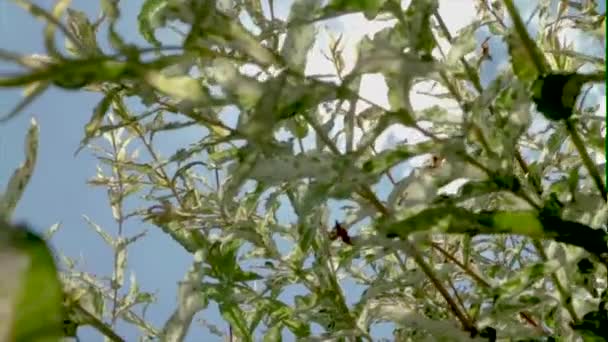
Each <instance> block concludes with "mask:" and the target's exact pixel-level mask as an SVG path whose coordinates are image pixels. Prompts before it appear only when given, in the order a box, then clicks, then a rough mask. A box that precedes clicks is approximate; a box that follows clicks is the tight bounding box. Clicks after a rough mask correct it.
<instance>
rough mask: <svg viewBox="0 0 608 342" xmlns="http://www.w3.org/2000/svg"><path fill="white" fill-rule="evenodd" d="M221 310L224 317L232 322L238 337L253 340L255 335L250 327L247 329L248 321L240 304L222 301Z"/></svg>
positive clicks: (231, 324)
mask: <svg viewBox="0 0 608 342" xmlns="http://www.w3.org/2000/svg"><path fill="white" fill-rule="evenodd" d="M220 312H221V314H222V317H224V319H225V320H226V321H228V323H230V326H231V327H232V328H233V329H234V332H235V333H236V335H237V336H238V337H241V338H243V339H244V340H245V341H253V337H252V336H251V333H250V332H249V329H247V321H246V320H245V316H244V315H243V311H242V310H241V309H240V308H239V307H238V305H236V304H224V303H220Z"/></svg>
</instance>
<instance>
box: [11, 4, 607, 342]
mask: <svg viewBox="0 0 608 342" xmlns="http://www.w3.org/2000/svg"><path fill="white" fill-rule="evenodd" d="M34 2H35V3H37V4H40V5H43V4H48V3H51V1H45V0H37V1H34ZM448 2H449V3H448ZM121 3H122V7H121V9H122V11H123V19H122V20H121V22H120V26H119V32H121V33H122V34H123V35H125V38H126V39H127V40H129V41H132V42H137V43H139V44H144V42H143V40H142V39H141V38H139V36H138V34H137V29H136V26H135V20H134V18H136V16H137V13H138V10H139V7H140V6H141V3H142V1H122V2H121ZM275 3H277V4H280V5H281V7H280V8H279V9H277V12H278V13H279V15H282V16H284V15H285V14H286V13H287V9H288V3H289V2H288V1H275ZM441 3H442V6H443V11H445V13H447V15H445V17H446V21H448V22H449V23H450V25H452V26H451V27H453V28H454V29H456V28H458V27H461V26H462V25H463V23H466V21H467V20H470V19H467V18H470V15H469V17H467V15H465V14H462V15H461V14H458V18H451V17H450V15H454V16H456V14H455V13H454V11H455V10H458V9H463V8H467V9H468V8H471V7H470V6H471V2H470V1H469V0H448V1H445V0H444V1H442V2H441ZM519 3H521V4H525V3H527V1H524V0H522V1H519ZM600 3H603V2H600ZM446 6H450V8H446ZM45 7H47V6H45ZM71 7H72V8H75V9H79V10H82V11H85V12H86V13H87V14H88V15H89V16H90V17H92V18H95V17H96V16H97V14H98V13H99V6H98V4H97V2H96V1H91V0H74V1H72V5H71ZM525 7H526V10H529V8H527V7H529V6H525ZM465 12H466V13H468V12H469V11H465ZM528 13H529V12H528ZM353 27H356V29H352V28H353ZM42 28H43V26H42V24H41V23H40V22H38V21H36V20H34V19H33V18H32V17H31V16H30V15H29V14H28V13H26V12H25V11H23V10H22V9H21V8H19V7H18V6H16V5H14V4H13V3H12V2H11V1H0V46H2V47H3V48H5V49H8V50H11V51H16V52H20V53H24V54H31V53H44V48H43V46H44V45H43V42H42V35H41V32H42ZM331 28H332V29H336V30H343V29H345V28H347V30H346V31H347V32H348V34H347V35H346V36H345V38H347V41H349V40H350V42H351V46H353V45H354V42H355V41H356V40H357V39H359V38H360V36H361V35H362V34H365V33H370V32H372V31H374V30H378V29H379V26H378V25H369V26H365V25H362V24H361V18H360V17H359V18H350V17H349V18H345V19H343V20H342V21H341V22H338V23H335V24H332V25H331ZM485 36H486V34H484V33H480V34H478V36H477V38H478V40H479V41H482V40H483V39H484V38H485ZM163 37H164V38H165V41H166V42H168V41H170V40H171V39H172V38H171V34H170V33H167V32H165V33H163ZM99 40H100V42H102V46H104V45H103V43H104V41H105V37H101V38H100V39H99ZM325 46H326V45H325ZM491 49H492V51H493V55H494V62H492V63H488V64H486V65H485V66H484V67H483V69H482V75H481V77H482V81H484V83H485V82H489V81H490V80H491V79H492V78H493V75H494V73H495V72H496V69H497V68H498V67H500V66H501V63H503V61H504V57H505V49H504V46H503V45H502V44H501V43H500V42H499V41H498V39H493V40H492V41H491ZM316 56H317V57H318V55H316ZM317 57H315V55H314V54H313V57H311V58H312V59H314V58H317ZM319 63H320V64H319V65H315V66H313V67H312V68H313V69H314V70H315V71H317V72H316V73H321V72H322V71H321V70H322V69H323V68H325V67H326V66H323V65H322V62H319ZM10 70H11V69H9V67H8V66H7V64H5V63H4V62H0V73H1V72H6V71H10ZM363 87H364V89H362V92H363V93H364V94H365V95H366V96H368V97H371V98H373V99H374V100H376V101H378V102H379V103H382V102H383V101H385V100H384V98H385V95H384V94H383V93H382V91H379V90H378V89H382V84H381V82H380V83H378V80H375V81H374V80H371V81H370V82H368V84H367V85H364V86H363ZM602 95H604V96H605V90H604V91H603V93H602V92H601V91H598V96H602ZM19 96H20V90H18V89H15V90H2V91H0V106H1V107H2V108H3V109H4V110H5V111H6V110H7V109H8V108H11V107H12V105H13V104H15V103H16V102H17V101H16V99H17V98H18V97H19ZM99 99H100V96H99V95H98V94H94V93H88V92H69V91H64V90H60V89H55V88H53V89H51V90H50V91H47V92H46V93H45V94H44V95H43V96H42V97H41V98H39V99H38V100H37V101H35V102H34V103H33V104H32V105H31V106H29V107H28V108H27V109H26V110H25V111H24V113H23V114H22V115H20V116H18V117H17V118H15V119H14V120H11V121H10V122H8V123H6V124H3V125H0V186H3V185H4V184H6V180H7V179H8V177H9V176H10V174H11V173H12V171H13V169H14V168H15V167H17V166H18V165H19V164H20V163H21V161H22V160H23V137H24V134H25V132H26V130H27V127H28V124H29V120H30V117H32V116H33V117H35V118H36V119H37V120H38V122H39V126H40V150H39V158H38V163H37V166H36V170H35V173H34V176H33V178H32V181H31V183H30V184H29V186H28V188H27V191H26V193H25V196H24V197H23V199H22V201H21V202H20V204H19V206H18V208H17V211H16V217H15V219H16V220H18V221H24V222H27V223H28V224H29V225H31V226H32V227H34V228H35V229H38V230H41V231H42V230H45V229H46V228H48V227H49V226H50V225H52V224H53V223H56V222H61V229H60V230H59V232H58V233H57V234H56V235H55V236H54V238H53V245H54V247H55V248H56V249H57V250H61V251H62V253H63V254H65V255H67V256H70V257H72V258H75V259H78V260H81V264H80V268H82V269H84V270H87V271H89V272H92V273H94V274H97V275H99V276H109V275H110V274H111V272H112V258H113V254H112V251H111V250H110V248H109V247H108V246H106V245H105V244H104V243H103V241H102V239H101V238H100V237H99V236H98V235H97V234H96V233H94V231H93V230H92V229H90V228H89V227H87V224H86V221H85V220H83V218H82V215H83V214H84V215H87V216H88V217H90V218H91V219H92V220H93V221H94V222H96V223H97V224H99V225H100V226H102V227H104V228H105V229H106V231H109V232H115V231H116V225H115V223H114V221H113V219H112V216H111V211H110V209H109V208H108V205H107V199H106V194H105V190H104V189H103V188H91V187H89V186H87V185H86V183H85V181H86V180H87V179H89V178H91V177H93V176H94V175H95V172H96V169H95V165H96V162H95V159H94V158H93V156H92V155H91V154H90V153H89V151H86V150H85V151H83V152H81V153H80V154H78V156H76V157H75V156H74V152H75V151H76V149H77V147H78V145H79V142H80V139H81V138H82V134H83V127H84V125H85V124H86V122H87V121H88V119H89V117H90V114H91V111H92V108H93V107H94V106H95V105H96V103H97V101H99ZM416 101H417V102H416ZM413 102H416V103H414V107H417V106H420V107H424V106H425V105H427V104H428V103H427V102H428V99H424V98H420V99H419V100H416V99H413ZM133 105H134V106H135V107H136V108H138V109H141V108H142V107H141V105H140V104H138V103H134V104H133ZM200 134H201V132H200V131H199V130H196V129H190V130H186V131H182V132H180V133H179V134H163V135H161V136H159V138H157V146H159V147H161V152H162V153H163V154H164V155H165V156H167V155H169V154H171V153H173V152H174V151H175V150H177V149H178V148H179V147H182V146H185V145H187V144H189V143H191V142H193V141H195V140H196V139H197V138H199V137H200ZM393 134H395V135H399V134H400V131H399V130H398V129H397V130H394V131H393ZM388 135H390V134H388V133H387V137H386V141H385V142H386V143H387V144H388V145H390V139H388ZM404 172H405V170H404ZM381 187H382V188H383V189H381V190H382V191H381V192H386V191H387V190H388V184H383V185H382V186H381ZM146 228H147V229H148V233H147V235H146V237H145V238H144V239H143V240H141V241H140V242H139V243H136V244H134V245H132V246H131V247H130V249H129V270H133V271H134V272H135V273H136V276H137V279H138V282H139V283H140V286H141V287H142V290H144V291H150V292H154V293H156V294H157V298H158V302H157V303H156V304H154V305H152V306H151V307H150V308H149V309H148V314H147V318H148V319H149V320H150V321H151V323H152V324H154V325H155V326H157V327H161V326H162V323H164V321H165V320H166V319H167V318H168V316H169V314H170V313H171V311H172V310H173V309H174V306H175V297H176V290H177V285H176V282H177V281H179V280H180V279H181V278H182V277H183V275H184V273H185V272H186V270H187V269H188V268H189V267H190V265H191V262H192V258H191V256H190V255H188V254H187V253H185V252H184V251H183V250H182V249H181V247H179V246H177V245H176V244H175V243H174V242H173V241H172V240H171V239H170V238H168V237H166V236H164V235H163V234H161V233H159V232H158V231H157V230H155V229H154V228H153V227H149V226H145V225H143V224H140V223H139V222H135V221H133V222H131V223H130V224H128V225H127V228H126V232H125V234H126V235H127V236H132V235H135V234H137V233H139V232H140V231H142V229H146ZM347 287H348V288H350V289H351V290H353V291H349V293H350V294H349V301H350V302H352V301H354V300H356V299H357V297H355V296H353V293H359V292H360V289H356V288H355V287H354V285H352V284H350V285H347ZM290 292H291V291H290ZM294 293H295V292H294ZM211 307H213V305H212V306H211ZM203 318H204V319H206V320H208V321H210V322H212V323H215V324H219V326H218V327H219V328H220V329H225V328H226V324H225V323H223V322H222V321H221V318H220V317H219V315H218V314H217V312H216V310H208V311H207V312H206V313H205V314H204V317H203ZM197 326H198V325H197V324H193V330H192V331H191V333H190V337H189V338H188V340H189V341H195V340H199V341H200V340H202V339H204V340H205V341H214V340H218V341H219V340H220V338H218V337H216V336H213V335H209V333H208V332H207V331H206V330H204V329H203V328H200V327H197ZM118 331H119V333H120V334H121V335H122V336H123V337H125V338H126V339H127V340H129V341H132V340H135V337H136V336H138V332H137V331H135V330H134V329H132V328H125V326H124V325H120V324H119V326H118ZM389 334H390V333H389ZM79 335H80V336H81V338H82V340H84V341H101V337H100V336H99V335H97V334H95V333H92V332H91V331H90V329H81V331H80V334H79ZM382 335H384V336H387V334H384V333H383V334H382Z"/></svg>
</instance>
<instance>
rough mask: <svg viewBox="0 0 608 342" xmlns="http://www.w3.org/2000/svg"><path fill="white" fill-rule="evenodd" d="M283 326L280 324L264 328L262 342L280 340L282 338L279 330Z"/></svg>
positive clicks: (277, 341) (279, 341)
mask: <svg viewBox="0 0 608 342" xmlns="http://www.w3.org/2000/svg"><path fill="white" fill-rule="evenodd" d="M282 330H283V327H282V326H280V325H274V326H272V327H270V329H268V330H266V333H264V342H281V341H283V338H282V336H281V331H282Z"/></svg>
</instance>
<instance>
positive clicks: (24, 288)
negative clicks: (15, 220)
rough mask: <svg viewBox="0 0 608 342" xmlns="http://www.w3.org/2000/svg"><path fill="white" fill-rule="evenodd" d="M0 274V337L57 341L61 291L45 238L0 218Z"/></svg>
mask: <svg viewBox="0 0 608 342" xmlns="http://www.w3.org/2000/svg"><path fill="white" fill-rule="evenodd" d="M0 273H2V274H3V275H4V276H2V277H0V288H1V289H2V292H1V293H0V339H2V340H3V341H40V342H43V341H49V342H51V341H58V340H59V338H60V337H61V336H63V330H62V321H63V305H62V301H63V292H62V285H61V283H60V281H59V278H58V274H57V269H56V266H55V261H54V258H53V255H52V254H51V251H50V250H49V248H48V247H47V246H46V244H45V243H44V240H43V239H41V238H40V237H39V236H38V235H36V234H34V233H32V232H31V231H29V230H28V229H27V228H25V227H15V226H11V225H9V224H8V223H6V222H4V221H1V222H0ZM41 284H44V286H41Z"/></svg>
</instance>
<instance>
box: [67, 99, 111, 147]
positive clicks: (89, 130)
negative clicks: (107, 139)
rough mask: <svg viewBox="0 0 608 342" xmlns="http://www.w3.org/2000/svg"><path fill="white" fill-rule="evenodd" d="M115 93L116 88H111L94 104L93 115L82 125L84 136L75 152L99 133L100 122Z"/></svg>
mask: <svg viewBox="0 0 608 342" xmlns="http://www.w3.org/2000/svg"><path fill="white" fill-rule="evenodd" d="M117 94H118V91H117V90H112V91H110V92H108V93H107V94H106V95H105V96H104V97H103V98H102V99H101V101H99V103H98V104H97V106H95V109H94V110H93V115H92V116H91V118H90V119H89V122H87V124H86V125H85V126H84V138H83V139H82V141H81V142H80V147H79V148H78V150H77V151H76V153H78V152H79V151H80V150H81V149H83V148H84V147H86V145H87V144H88V143H89V141H90V140H91V139H93V138H94V137H96V136H97V135H99V133H100V131H99V128H100V127H101V124H102V123H103V119H104V117H105V115H106V113H107V112H108V109H110V105H112V102H113V101H114V99H115V97H116V96H117Z"/></svg>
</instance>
